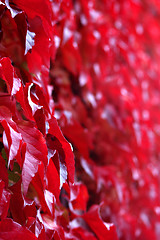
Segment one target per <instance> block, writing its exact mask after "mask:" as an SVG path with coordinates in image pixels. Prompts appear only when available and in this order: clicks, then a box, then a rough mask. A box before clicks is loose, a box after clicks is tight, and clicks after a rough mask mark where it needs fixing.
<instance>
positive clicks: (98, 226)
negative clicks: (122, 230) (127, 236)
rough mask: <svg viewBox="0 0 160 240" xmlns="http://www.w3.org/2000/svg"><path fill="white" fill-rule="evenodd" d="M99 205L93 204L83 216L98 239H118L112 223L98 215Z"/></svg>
mask: <svg viewBox="0 0 160 240" xmlns="http://www.w3.org/2000/svg"><path fill="white" fill-rule="evenodd" d="M99 211H100V207H99V206H98V205H93V206H92V207H91V208H90V210H89V211H88V212H87V213H86V214H84V216H83V218H84V220H85V221H86V222H87V223H88V225H89V226H90V228H91V229H92V231H93V232H94V233H95V234H96V236H97V237H98V239H99V240H106V239H107V240H113V239H114V240H118V238H117V234H116V230H115V226H114V225H113V223H105V222H103V221H102V219H101V217H100V212H99Z"/></svg>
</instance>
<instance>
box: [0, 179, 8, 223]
mask: <svg viewBox="0 0 160 240" xmlns="http://www.w3.org/2000/svg"><path fill="white" fill-rule="evenodd" d="M4 186H5V184H4V182H3V181H1V180H0V218H1V220H2V219H4V218H6V217H7V214H8V208H9V202H10V196H11V194H10V192H8V191H7V190H5V188H4Z"/></svg>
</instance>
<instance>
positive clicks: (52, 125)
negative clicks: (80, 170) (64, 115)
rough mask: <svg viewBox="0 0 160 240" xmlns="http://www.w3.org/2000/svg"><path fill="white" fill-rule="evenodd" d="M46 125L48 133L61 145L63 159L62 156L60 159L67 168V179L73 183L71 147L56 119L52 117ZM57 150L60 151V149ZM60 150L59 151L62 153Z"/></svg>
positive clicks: (73, 168) (73, 169)
mask: <svg viewBox="0 0 160 240" xmlns="http://www.w3.org/2000/svg"><path fill="white" fill-rule="evenodd" d="M48 123H49V129H48V133H49V134H51V135H53V136H55V137H56V138H57V139H58V140H59V142H60V143H61V148H62V150H63V151H64V157H63V156H61V157H62V158H64V159H63V160H64V162H65V164H66V167H67V171H68V179H69V181H71V182H72V183H73V182H74V171H75V167H74V157H73V153H72V150H71V146H70V144H69V143H68V142H67V140H66V139H65V138H64V136H63V135H62V132H61V131H60V129H59V127H58V124H57V121H56V119H55V118H54V117H52V119H50V120H49V121H48ZM57 150H60V148H59V149H57ZM62 150H60V151H62ZM59 154H60V155H61V153H60V152H59Z"/></svg>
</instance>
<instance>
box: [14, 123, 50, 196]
mask: <svg viewBox="0 0 160 240" xmlns="http://www.w3.org/2000/svg"><path fill="white" fill-rule="evenodd" d="M17 128H18V130H19V132H20V133H21V135H22V139H23V142H24V143H26V152H25V157H24V163H23V168H22V184H23V190H24V194H26V193H27V190H28V186H29V184H30V182H31V180H32V178H33V177H34V176H35V174H36V172H37V171H38V165H39V164H40V163H41V162H43V163H44V165H45V166H46V165H47V154H48V151H47V146H46V142H45V139H44V137H43V135H42V133H41V132H40V131H39V130H38V129H36V128H35V127H34V126H33V124H31V123H29V122H26V121H21V122H18V123H17Z"/></svg>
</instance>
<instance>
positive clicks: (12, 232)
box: [0, 219, 37, 240]
mask: <svg viewBox="0 0 160 240" xmlns="http://www.w3.org/2000/svg"><path fill="white" fill-rule="evenodd" d="M0 239H3V240H8V239H13V240H22V239H24V240H36V239H37V238H36V236H35V235H34V234H33V233H32V232H30V231H29V230H28V229H27V228H25V227H22V226H21V225H19V224H18V223H16V222H14V221H13V220H12V219H4V220H3V221H1V222H0Z"/></svg>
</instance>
